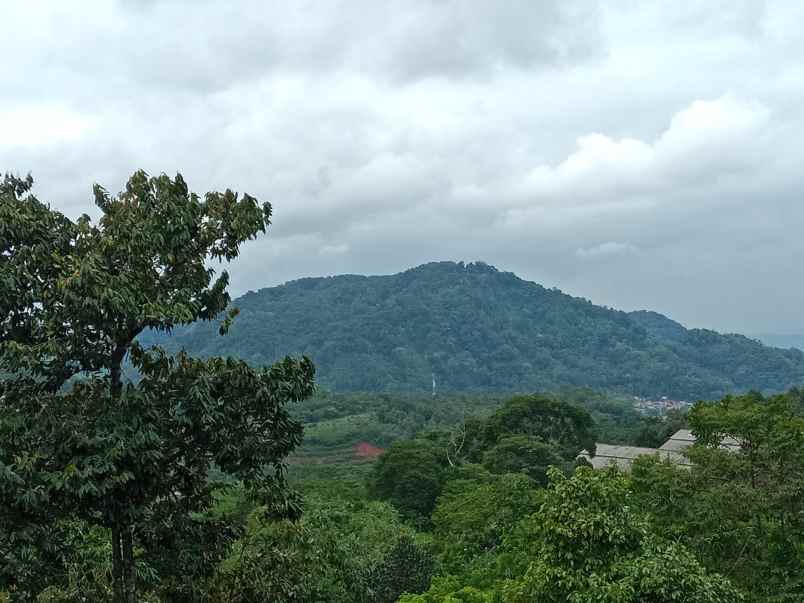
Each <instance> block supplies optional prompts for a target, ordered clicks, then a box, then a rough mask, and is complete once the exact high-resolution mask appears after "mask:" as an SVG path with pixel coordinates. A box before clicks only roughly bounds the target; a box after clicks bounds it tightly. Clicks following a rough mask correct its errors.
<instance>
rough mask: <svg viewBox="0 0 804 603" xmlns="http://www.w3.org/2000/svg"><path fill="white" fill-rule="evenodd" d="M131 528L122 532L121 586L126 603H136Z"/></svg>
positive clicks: (135, 576)
mask: <svg viewBox="0 0 804 603" xmlns="http://www.w3.org/2000/svg"><path fill="white" fill-rule="evenodd" d="M131 532H132V529H131V526H126V529H125V531H124V532H123V538H122V543H121V544H122V545H123V551H122V552H123V584H124V587H123V588H124V589H125V595H126V603H137V574H136V571H135V568H134V543H133V538H132V534H131Z"/></svg>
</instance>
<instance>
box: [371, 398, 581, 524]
mask: <svg viewBox="0 0 804 603" xmlns="http://www.w3.org/2000/svg"><path fill="white" fill-rule="evenodd" d="M582 450H588V451H591V452H594V450H595V438H594V432H593V423H592V418H591V416H590V415H589V413H588V412H586V411H585V410H583V409H582V408H580V407H577V406H574V405H572V404H568V403H566V402H564V401H562V400H559V399H556V398H553V397H548V396H541V395H533V396H515V397H513V398H511V399H510V400H508V401H507V402H506V403H505V404H504V405H503V406H502V407H501V408H499V409H498V410H497V411H496V412H494V413H493V414H492V415H490V416H489V417H487V418H482V419H481V418H471V419H469V420H467V421H465V422H464V423H462V424H460V425H457V426H456V427H455V429H454V430H453V431H452V432H451V433H445V432H429V433H426V434H423V436H422V437H419V438H416V439H413V440H408V441H401V442H396V443H395V444H394V445H393V446H391V447H390V448H389V450H388V451H387V452H386V453H385V454H384V455H383V456H381V457H380V459H379V460H378V461H377V464H376V466H375V467H374V471H373V473H372V476H371V480H370V486H371V492H372V493H373V494H374V496H376V497H378V498H381V499H384V500H389V501H391V502H392V503H393V504H394V506H396V507H397V508H398V509H399V510H400V512H401V513H402V514H403V515H404V516H406V517H407V518H409V519H411V520H413V521H415V522H417V523H418V524H419V525H424V526H427V525H429V517H430V515H431V514H432V511H433V509H434V508H435V505H436V501H437V499H438V497H439V496H440V495H441V493H442V490H443V488H444V485H445V484H446V483H447V482H448V480H450V479H455V478H456V476H462V475H465V474H466V469H467V468H471V467H477V468H479V469H480V470H481V472H482V471H486V472H490V473H492V474H505V473H524V474H525V475H527V476H528V477H530V478H531V479H532V480H534V482H536V483H545V482H546V478H547V470H548V468H549V467H550V466H557V467H561V468H562V469H564V470H565V471H567V472H569V471H571V469H572V467H573V465H574V464H575V459H576V457H577V456H578V454H579V453H580V452H581V451H582Z"/></svg>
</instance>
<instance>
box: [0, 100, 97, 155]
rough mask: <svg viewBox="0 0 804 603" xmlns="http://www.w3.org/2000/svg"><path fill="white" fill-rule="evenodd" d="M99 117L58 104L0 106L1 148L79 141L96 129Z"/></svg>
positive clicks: (11, 148) (10, 148) (12, 148)
mask: <svg viewBox="0 0 804 603" xmlns="http://www.w3.org/2000/svg"><path fill="white" fill-rule="evenodd" d="M97 121H98V120H97V119H96V118H93V117H91V116H87V115H82V114H80V113H76V112H74V111H70V110H69V109H66V108H64V107H60V106H57V105H29V106H18V107H10V108H9V107H7V108H4V109H3V108H0V148H3V147H5V148H6V149H9V150H14V149H17V148H18V147H38V146H45V145H50V146H53V145H58V144H61V143H76V142H78V141H79V140H80V139H81V138H82V137H85V136H87V135H88V134H90V133H91V132H92V131H93V130H95V129H96V127H97Z"/></svg>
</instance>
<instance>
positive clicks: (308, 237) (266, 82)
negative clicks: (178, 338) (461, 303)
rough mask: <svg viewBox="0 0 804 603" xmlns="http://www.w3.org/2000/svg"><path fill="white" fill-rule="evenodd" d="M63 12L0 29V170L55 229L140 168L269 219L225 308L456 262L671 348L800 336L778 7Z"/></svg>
mask: <svg viewBox="0 0 804 603" xmlns="http://www.w3.org/2000/svg"><path fill="white" fill-rule="evenodd" d="M80 7H81V8H80V9H76V8H75V6H73V5H69V6H68V5H65V4H63V3H55V2H54V3H51V4H49V5H48V4H44V3H24V4H23V3H20V4H18V5H15V6H14V7H13V9H9V10H7V11H6V14H5V15H4V17H5V19H6V25H7V27H6V31H7V32H12V34H11V35H8V36H6V37H4V38H3V39H2V40H0V52H2V53H3V54H4V56H13V57H15V60H14V61H9V62H7V64H6V65H5V66H4V69H5V71H4V87H3V89H2V91H1V93H0V169H9V170H13V171H17V172H23V173H24V172H27V171H32V172H33V174H34V177H35V178H36V180H37V188H36V190H37V193H38V194H39V196H40V197H41V198H43V199H46V200H48V201H50V202H52V203H53V204H54V205H55V206H57V207H59V208H60V209H63V210H64V211H66V212H67V213H69V214H70V215H77V214H78V213H81V212H89V213H94V212H95V210H94V208H93V207H92V203H91V194H90V191H91V188H90V187H91V184H92V182H95V181H97V182H100V183H101V184H103V185H104V186H106V187H107V188H109V189H110V190H112V191H114V190H119V189H120V188H122V186H123V184H124V182H125V179H126V178H127V176H128V175H129V174H130V173H131V172H132V171H133V170H134V169H137V168H145V169H146V170H148V171H150V172H152V173H157V172H160V171H166V172H168V173H174V172H176V171H181V172H182V173H183V174H184V176H185V178H186V179H187V181H188V182H189V183H190V185H191V187H192V188H193V189H195V190H197V191H200V192H204V191H206V190H211V189H222V188H226V187H232V188H235V189H238V190H241V191H247V192H249V193H251V194H254V195H256V196H258V197H259V198H261V199H264V200H269V201H271V202H273V203H274V207H275V221H274V225H273V226H272V227H271V230H270V234H269V236H268V237H267V238H264V239H260V240H259V241H256V242H254V243H251V244H249V245H248V247H247V248H246V249H245V250H244V255H243V256H242V257H241V258H240V259H239V260H238V262H237V263H236V264H235V265H233V266H231V267H230V270H231V272H232V282H233V288H234V290H235V293H237V292H242V291H245V290H248V289H256V288H259V287H262V286H267V285H272V284H277V283H279V282H282V281H284V280H287V279H291V278H296V277H299V276H305V275H310V274H335V273H340V272H358V273H360V272H367V273H384V272H392V271H396V270H401V269H404V268H407V267H409V266H411V265H415V264H417V263H420V262H424V261H430V260H441V259H453V260H478V259H479V260H485V261H487V262H490V263H492V264H496V265H498V266H499V267H500V268H502V269H507V270H513V271H515V272H517V273H519V274H520V275H521V276H523V277H526V278H530V279H534V280H538V281H541V282H543V283H544V284H545V285H547V286H553V285H555V286H559V287H561V288H564V289H566V290H568V291H569V292H571V293H574V294H578V295H583V296H585V297H588V298H591V299H593V300H594V301H597V302H600V303H606V304H609V305H613V306H617V307H623V308H626V309H630V308H638V307H647V308H653V309H657V310H660V311H664V312H667V313H668V314H670V315H672V316H674V317H675V318H677V319H679V320H681V321H682V322H685V323H687V324H692V325H696V326H710V327H716V328H721V329H725V330H737V331H749V332H751V331H752V332H761V331H797V330H800V331H804V324H801V318H800V310H799V308H800V307H801V305H802V303H804V286H800V285H799V284H798V283H799V281H800V280H801V279H800V278H799V271H800V268H799V264H800V263H801V258H802V257H804V243H802V242H801V240H800V237H799V236H798V233H799V232H800V231H801V226H802V225H804V209H803V208H802V207H801V204H800V198H801V195H802V192H804V177H803V176H801V175H800V173H801V170H800V167H799V163H800V157H801V155H802V151H804V148H802V142H801V141H800V137H799V136H798V135H797V133H798V132H800V131H802V129H804V110H802V109H801V107H802V106H804V104H803V103H802V101H804V71H802V70H801V67H800V61H798V59H797V57H799V56H801V53H802V52H804V34H802V33H801V30H800V28H799V27H798V23H800V20H801V17H802V11H804V9H801V8H799V7H798V6H797V5H795V4H794V3H785V2H781V1H779V2H775V1H769V2H766V3H756V2H738V3H735V2H725V0H724V2H719V3H711V2H703V1H701V2H692V1H690V2H681V3H666V2H658V1H657V2H629V3H600V4H598V3H596V2H586V1H578V2H566V1H560V2H559V1H558V0H556V1H552V2H539V3H536V2H524V1H522V2H506V3H492V2H481V1H480V0H478V1H477V2H457V1H454V2H453V1H433V2H430V1H427V0H416V1H405V2H403V1H402V0H398V1H393V0H389V1H387V2H335V1H332V2H303V1H299V2H286V3H264V2H257V1H256V0H253V1H252V0H246V1H243V2H230V3H221V2H190V1H189V0H150V1H145V2H136V1H128V2H120V3H117V4H113V3H107V2H100V1H98V2H94V3H92V2H87V3H82V4H81V5H80ZM748 283H750V284H751V285H752V286H751V287H748V286H747V284H748Z"/></svg>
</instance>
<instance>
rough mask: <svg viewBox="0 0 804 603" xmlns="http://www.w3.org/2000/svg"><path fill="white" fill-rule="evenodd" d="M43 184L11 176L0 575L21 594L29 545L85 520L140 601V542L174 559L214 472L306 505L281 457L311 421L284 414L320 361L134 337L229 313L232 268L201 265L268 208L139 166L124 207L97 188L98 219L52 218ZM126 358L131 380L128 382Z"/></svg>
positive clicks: (2, 306)
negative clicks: (179, 537) (157, 343)
mask: <svg viewBox="0 0 804 603" xmlns="http://www.w3.org/2000/svg"><path fill="white" fill-rule="evenodd" d="M32 184H33V182H32V180H31V179H30V177H29V178H28V179H25V180H22V179H19V178H14V177H10V176H7V177H5V179H4V180H3V182H2V184H0V371H1V372H2V373H3V374H4V377H3V378H2V380H0V416H2V420H0V518H2V525H3V533H2V534H0V540H1V541H3V542H4V544H5V545H6V547H7V550H9V552H8V553H6V554H5V555H4V559H3V566H2V567H1V568H0V575H2V579H3V582H4V583H5V584H6V585H7V586H8V587H10V588H13V589H17V590H22V589H23V588H27V587H25V585H23V584H20V580H21V579H25V576H26V575H28V574H29V573H30V570H29V568H28V557H27V556H26V555H25V554H23V555H18V554H17V553H18V551H19V552H24V551H25V550H26V547H29V546H31V545H32V544H33V543H35V542H36V541H37V540H41V538H42V537H43V536H46V535H44V534H43V533H42V530H43V528H44V526H49V525H62V524H64V522H67V521H73V520H79V521H81V522H83V523H84V524H86V525H87V526H89V528H88V529H91V528H92V527H95V528H105V529H106V530H108V532H109V533H108V534H107V536H109V538H110V542H111V546H110V547H109V550H108V551H107V552H108V553H109V555H110V557H111V568H112V586H113V591H114V599H115V600H116V601H128V602H133V601H134V600H135V599H136V596H137V595H136V591H137V583H138V582H139V581H140V580H139V576H138V575H137V574H136V571H137V562H138V556H137V550H138V549H145V550H143V551H141V555H140V556H147V554H148V549H147V547H148V545H153V546H152V547H151V549H152V550H153V549H154V547H161V548H162V549H164V548H165V546H164V545H165V544H166V538H165V537H164V536H165V534H175V533H176V532H179V533H180V532H181V531H182V529H183V528H185V527H188V526H189V524H188V522H189V521H190V519H191V517H190V514H191V513H192V512H198V511H203V510H204V509H206V508H207V507H208V506H209V505H210V503H211V496H212V493H213V491H214V490H215V488H216V487H218V486H219V484H216V480H215V473H214V472H213V469H218V470H221V471H223V472H225V473H226V474H227V475H228V476H229V477H230V478H236V479H239V480H244V481H245V482H246V483H247V484H248V486H249V489H250V491H251V492H252V493H253V494H254V495H255V496H258V497H260V498H262V499H263V500H265V501H266V502H268V501H270V503H271V507H270V508H271V510H272V511H274V512H277V513H280V514H295V513H298V511H299V507H298V503H297V501H296V500H295V499H294V497H293V496H289V495H288V493H287V491H286V488H285V487H284V474H283V461H284V459H285V457H286V456H287V455H288V454H289V453H290V452H291V451H292V450H293V449H294V448H295V447H296V446H297V445H298V444H299V443H300V441H301V434H302V427H301V425H300V424H299V423H298V422H296V421H294V420H292V419H291V417H290V416H289V415H288V411H287V408H286V407H285V405H286V403H287V402H291V401H299V400H302V399H304V398H306V397H307V396H309V395H310V394H311V393H312V391H313V366H312V364H311V362H310V361H309V360H308V359H306V358H304V359H301V360H292V359H290V358H286V359H284V360H282V361H280V362H277V363H276V364H274V366H272V367H271V368H253V367H251V366H250V365H248V364H246V363H245V362H243V361H242V360H234V359H220V358H208V359H206V360H198V359H193V358H191V357H189V356H187V355H186V354H183V353H182V354H179V355H177V356H175V357H173V356H168V355H166V354H165V353H164V352H163V351H162V350H160V349H159V348H152V349H144V348H143V347H141V346H140V345H139V344H138V343H136V342H135V338H136V337H137V335H138V334H140V333H141V332H142V331H143V330H145V329H154V330H157V331H167V330H170V329H172V328H174V327H175V326H177V325H182V324H187V323H190V322H193V321H196V320H210V319H212V318H213V317H215V316H218V315H219V314H220V313H221V312H222V311H223V310H225V309H226V308H227V306H228V305H229V302H230V299H229V296H228V295H227V293H226V286H227V282H228V277H227V274H226V273H225V272H224V273H222V274H221V275H220V276H219V277H218V278H217V279H216V280H214V281H213V276H214V271H213V270H211V269H209V268H208V267H207V265H206V264H207V262H208V261H209V260H212V259H221V260H230V259H233V258H235V257H236V256H237V255H238V253H239V248H240V245H241V244H242V243H243V242H245V241H247V240H248V239H251V238H254V237H255V236H256V235H257V234H258V233H259V232H262V231H264V230H265V228H266V226H267V225H268V224H269V217H270V213H271V209H270V206H269V205H267V204H266V205H260V204H259V203H258V202H257V201H256V199H254V198H252V197H250V196H248V195H243V196H242V197H238V195H236V194H235V193H233V192H232V191H228V190H227V191H226V192H225V193H214V192H211V193H207V195H206V196H205V198H204V199H203V200H201V199H200V198H199V197H198V196H197V195H195V194H194V193H191V192H189V190H188V188H187V185H186V184H185V182H184V180H183V179H182V177H181V176H180V175H179V176H176V178H175V179H170V178H168V177H167V176H165V175H162V176H159V177H156V178H151V177H148V176H147V175H146V174H145V173H143V172H137V173H135V174H134V175H133V176H132V177H131V179H130V180H129V182H128V184H127V185H126V190H125V191H124V192H122V193H121V194H120V195H119V196H118V197H112V196H110V195H109V194H108V193H107V192H106V191H105V190H103V189H102V188H100V187H99V186H96V187H95V202H96V205H97V207H98V209H99V210H100V212H101V217H100V219H99V220H98V222H97V224H93V223H92V221H91V220H90V219H89V217H87V216H82V217H80V218H79V219H78V220H77V221H75V222H73V221H71V220H69V219H68V218H66V217H65V216H63V215H62V214H60V213H58V212H56V211H53V210H51V209H50V208H49V207H48V206H47V205H45V204H43V203H41V202H40V201H39V200H38V199H37V198H36V197H34V196H33V195H32V194H31V192H30V189H31V186H32ZM233 316H234V312H231V311H230V312H229V313H228V314H227V316H226V319H225V320H224V322H223V323H222V324H221V325H220V329H221V330H222V331H225V329H226V327H227V325H228V324H229V322H230V321H231V319H232V318H233ZM126 357H129V358H130V361H131V363H132V365H133V366H134V367H135V368H136V370H137V371H138V373H139V376H140V378H139V380H138V381H137V382H136V383H132V382H125V380H124V378H123V375H122V371H123V360H124V359H125V358H126ZM89 533H91V534H92V535H93V537H94V536H97V535H98V534H101V533H102V532H98V531H97V530H95V531H90V532H89ZM6 547H4V549H6ZM53 554H55V555H58V554H59V552H58V551H54V553H53ZM41 563H43V564H46V561H42V562H41ZM31 578H32V579H36V576H35V575H34V576H31Z"/></svg>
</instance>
